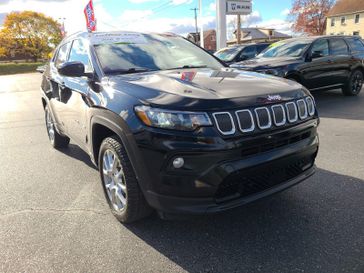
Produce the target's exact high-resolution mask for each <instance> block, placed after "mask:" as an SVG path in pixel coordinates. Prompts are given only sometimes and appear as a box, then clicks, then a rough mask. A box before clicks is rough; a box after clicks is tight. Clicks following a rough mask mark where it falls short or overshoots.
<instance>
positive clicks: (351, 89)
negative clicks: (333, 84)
mask: <svg viewBox="0 0 364 273" xmlns="http://www.w3.org/2000/svg"><path fill="white" fill-rule="evenodd" d="M363 82H364V76H363V72H362V71H360V70H355V71H353V73H351V76H350V78H349V80H348V82H347V84H346V85H345V86H344V87H343V94H344V95H345V96H357V95H358V94H359V93H360V91H361V89H362V88H363Z"/></svg>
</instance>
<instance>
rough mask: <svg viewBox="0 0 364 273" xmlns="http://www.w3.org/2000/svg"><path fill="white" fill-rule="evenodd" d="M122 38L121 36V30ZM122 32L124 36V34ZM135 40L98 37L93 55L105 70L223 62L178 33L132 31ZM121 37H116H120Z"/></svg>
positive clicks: (181, 66) (211, 64)
mask: <svg viewBox="0 0 364 273" xmlns="http://www.w3.org/2000/svg"><path fill="white" fill-rule="evenodd" d="M120 35H121V38H123V36H122V34H120ZM126 35H127V34H125V35H124V36H126ZM134 37H137V38H134V40H133V41H132V40H131V41H124V40H123V41H122V42H111V43H110V42H107V43H104V42H103V41H100V42H99V43H98V44H94V47H95V51H96V55H97V57H98V59H99V61H100V64H101V67H102V69H103V71H104V72H105V73H106V74H110V73H123V72H128V71H129V73H130V72H131V71H137V70H140V69H145V70H168V69H177V68H188V67H209V68H213V69H220V68H222V67H223V65H222V64H221V63H220V62H219V61H217V60H216V59H215V58H213V57H212V56H211V55H209V54H208V53H206V52H205V51H204V50H202V49H200V48H199V47H197V46H196V45H194V44H192V43H190V42H188V41H186V40H185V39H183V38H181V37H179V36H173V35H159V34H134ZM121 38H120V37H119V38H117V39H119V40H120V39H121ZM114 41H115V40H114Z"/></svg>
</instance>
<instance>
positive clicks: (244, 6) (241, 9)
mask: <svg viewBox="0 0 364 273" xmlns="http://www.w3.org/2000/svg"><path fill="white" fill-rule="evenodd" d="M251 13H252V2H251V0H240V1H239V0H235V1H230V0H227V1H226V14H227V15H238V14H240V15H247V14H251Z"/></svg>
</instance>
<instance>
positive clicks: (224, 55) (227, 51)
mask: <svg viewBox="0 0 364 273" xmlns="http://www.w3.org/2000/svg"><path fill="white" fill-rule="evenodd" d="M239 52H240V48H236V47H230V48H228V47H227V48H223V49H220V50H219V51H218V52H216V53H215V54H214V55H215V56H216V57H218V58H219V59H220V60H223V61H225V62H230V61H232V60H233V59H234V58H235V57H236V55H238V53H239Z"/></svg>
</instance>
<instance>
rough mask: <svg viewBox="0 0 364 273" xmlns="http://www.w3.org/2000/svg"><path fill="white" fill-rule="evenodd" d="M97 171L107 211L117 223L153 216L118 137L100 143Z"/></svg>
mask: <svg viewBox="0 0 364 273" xmlns="http://www.w3.org/2000/svg"><path fill="white" fill-rule="evenodd" d="M99 171H100V176H101V181H102V185H103V188H104V192H105V196H106V199H107V201H108V203H109V206H110V209H111V211H112V213H113V214H114V215H115V217H116V218H117V219H118V220H119V221H120V222H122V223H130V222H134V221H137V220H139V219H141V218H143V217H145V216H147V215H149V214H150V213H151V212H152V209H151V208H150V207H149V205H148V204H147V202H146V200H145V198H144V195H143V193H142V191H141V189H140V187H139V184H138V181H137V178H136V175H135V173H134V170H133V167H132V165H131V163H130V160H129V157H128V155H127V153H126V151H125V149H124V147H123V145H122V144H121V142H120V140H119V138H118V137H117V136H112V137H108V138H106V139H105V140H104V141H103V142H102V144H101V147H100V153H99Z"/></svg>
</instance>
